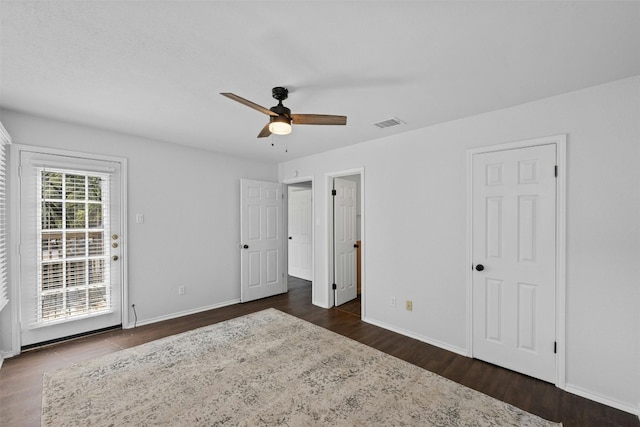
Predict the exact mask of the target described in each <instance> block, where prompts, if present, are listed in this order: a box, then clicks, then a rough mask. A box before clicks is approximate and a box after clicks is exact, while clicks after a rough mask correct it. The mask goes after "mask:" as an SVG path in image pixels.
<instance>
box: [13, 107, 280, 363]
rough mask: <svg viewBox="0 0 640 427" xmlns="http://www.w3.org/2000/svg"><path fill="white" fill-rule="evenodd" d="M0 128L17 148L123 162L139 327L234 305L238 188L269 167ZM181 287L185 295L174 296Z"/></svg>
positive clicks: (62, 131)
mask: <svg viewBox="0 0 640 427" xmlns="http://www.w3.org/2000/svg"><path fill="white" fill-rule="evenodd" d="M0 120H1V121H2V123H3V124H4V126H5V127H6V128H7V131H8V132H9V134H10V135H11V137H12V138H13V141H14V143H16V144H28V145H35V146H43V147H54V148H58V149H67V150H75V151H80V152H87V153H96V154H104V155H112V156H119V157H126V158H127V159H128V167H129V169H128V178H129V185H128V207H129V214H128V220H129V235H128V236H123V237H126V240H127V242H128V247H127V248H128V254H129V257H128V265H129V303H130V304H131V303H134V304H135V305H136V310H137V313H138V322H139V323H140V322H144V321H149V320H152V319H158V318H162V317H166V316H172V315H174V314H176V313H180V312H185V311H193V310H198V309H200V308H203V307H209V306H216V305H224V304H228V303H231V302H236V301H238V300H239V298H240V250H239V249H238V245H239V240H240V219H239V217H240V195H239V193H240V181H239V180H240V178H249V179H259V180H268V181H276V180H277V166H276V165H275V164H267V163H260V162H253V161H247V160H241V159H237V158H234V157H229V156H224V155H221V154H216V153H213V152H209V151H204V150H198V149H192V148H188V147H185V146H181V145H176V144H168V143H163V142H158V141H152V140H146V139H143V138H137V137H133V136H129V135H124V134H118V133H113V132H108V131H104V130H99V129H94V128H89V127H82V126H77V125H73V124H69V123H64V122H60V121H54V120H48V119H43V118H40V117H34V116H29V115H25V114H21V113H16V112H13V111H6V110H2V111H1V116H0ZM136 213H143V214H144V218H145V222H144V224H136V223H135V214H136ZM12 277H14V278H15V277H16V275H15V274H12ZM180 285H184V286H185V287H186V293H185V295H182V296H179V295H178V286H180ZM10 298H11V299H12V300H14V301H15V298H13V295H10ZM129 313H130V319H131V320H132V321H133V313H132V312H131V311H130V312H129ZM0 314H1V315H2V317H1V319H0V320H1V331H0V332H1V334H0V336H1V337H2V339H1V341H0V342H1V343H2V348H1V349H0V350H5V351H7V350H9V348H8V347H9V346H10V343H11V331H10V322H9V319H10V317H9V315H10V310H7V309H5V310H3V312H2V313H0Z"/></svg>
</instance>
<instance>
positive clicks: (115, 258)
mask: <svg viewBox="0 0 640 427" xmlns="http://www.w3.org/2000/svg"><path fill="white" fill-rule="evenodd" d="M111 259H112V260H114V261H117V260H118V259H119V258H118V255H114V256H112V257H111Z"/></svg>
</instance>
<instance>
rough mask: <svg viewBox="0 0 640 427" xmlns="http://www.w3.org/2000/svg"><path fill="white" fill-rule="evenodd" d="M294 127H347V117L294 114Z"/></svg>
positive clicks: (292, 118) (292, 117) (292, 116)
mask: <svg viewBox="0 0 640 427" xmlns="http://www.w3.org/2000/svg"><path fill="white" fill-rule="evenodd" d="M291 120H292V121H293V124H294V125H346V124H347V116H332V115H330V114H292V115H291Z"/></svg>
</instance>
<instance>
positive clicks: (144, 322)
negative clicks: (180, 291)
mask: <svg viewBox="0 0 640 427" xmlns="http://www.w3.org/2000/svg"><path fill="white" fill-rule="evenodd" d="M239 302H240V299H239V298H238V299H234V300H231V301H225V302H221V303H218V304H213V305H209V306H206V307H199V308H194V309H192V310H186V311H179V312H177V313H171V314H167V315H164V316H158V317H152V318H151V319H145V320H140V321H138V322H137V323H136V326H144V325H149V324H151V323H157V322H162V321H163V320H169V319H175V318H177V317H182V316H188V315H190V314H196V313H201V312H203V311H208V310H214V309H216V308H222V307H226V306H229V305H234V304H238V303H239ZM133 325H134V324H133V323H129V324H128V325H126V326H125V325H122V329H131V328H133Z"/></svg>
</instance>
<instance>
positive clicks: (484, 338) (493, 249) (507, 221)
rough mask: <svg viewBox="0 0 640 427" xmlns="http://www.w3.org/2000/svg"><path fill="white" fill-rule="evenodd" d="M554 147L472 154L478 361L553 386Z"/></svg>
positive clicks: (554, 299) (474, 321)
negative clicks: (537, 379)
mask: <svg viewBox="0 0 640 427" xmlns="http://www.w3.org/2000/svg"><path fill="white" fill-rule="evenodd" d="M555 164H556V147H555V145H554V144H549V145H541V146H535V147H528V148H519V149H511V150H504V151H495V152H490V153H479V154H474V155H473V163H472V167H473V172H472V173H473V176H472V179H473V190H472V191H473V195H472V203H473V206H472V210H473V215H472V216H473V219H472V227H473V234H472V239H473V245H472V258H473V263H474V265H473V268H474V271H473V279H472V293H473V297H472V301H473V303H472V310H473V332H472V334H473V356H474V357H476V358H478V359H482V360H485V361H487V362H490V363H494V364H497V365H500V366H504V367H506V368H509V369H512V370H515V371H518V372H522V373H524V374H526V375H530V376H532V377H536V378H540V379H542V380H545V381H549V382H553V381H554V380H555V363H556V358H555V354H554V343H555V337H556V324H555V323H556V274H555V273H556V270H555V269H556V266H555V260H556V242H555V236H556V234H555V233H556V178H555V173H554V168H555Z"/></svg>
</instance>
